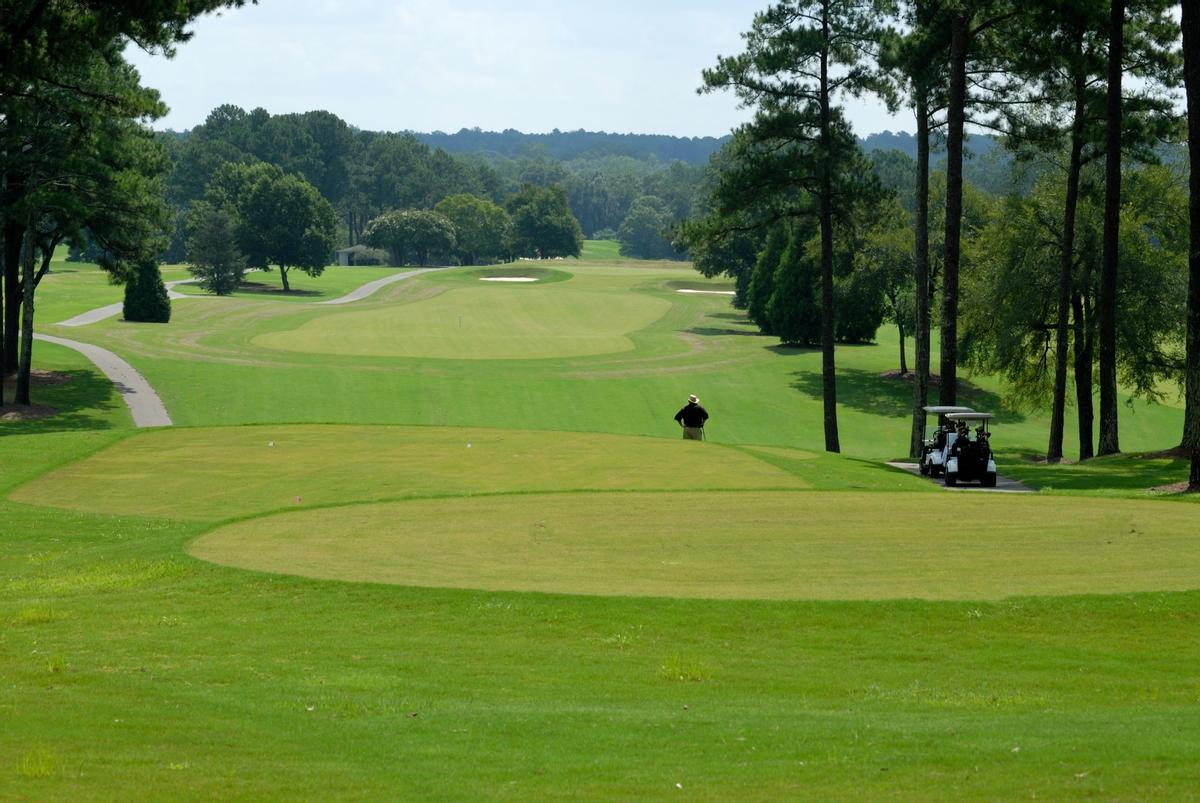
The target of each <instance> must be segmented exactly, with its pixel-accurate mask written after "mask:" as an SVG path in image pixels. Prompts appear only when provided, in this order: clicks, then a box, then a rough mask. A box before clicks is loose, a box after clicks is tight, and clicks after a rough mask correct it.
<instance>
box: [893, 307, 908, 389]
mask: <svg viewBox="0 0 1200 803" xmlns="http://www.w3.org/2000/svg"><path fill="white" fill-rule="evenodd" d="M896 317H897V318H899V317H900V316H898V315H897V316H896ZM896 328H897V329H899V330H900V376H908V358H907V357H906V356H905V354H904V324H902V323H900V324H897V325H896Z"/></svg>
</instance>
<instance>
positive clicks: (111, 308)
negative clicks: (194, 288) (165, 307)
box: [55, 279, 203, 326]
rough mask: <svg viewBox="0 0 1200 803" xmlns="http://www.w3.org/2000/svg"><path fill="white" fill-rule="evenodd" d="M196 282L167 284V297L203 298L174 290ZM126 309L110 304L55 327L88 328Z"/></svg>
mask: <svg viewBox="0 0 1200 803" xmlns="http://www.w3.org/2000/svg"><path fill="white" fill-rule="evenodd" d="M196 281H199V280H198V279H179V280H178V281H174V282H167V283H166V288H167V297H168V298H172V299H176V298H203V296H188V295H184V294H183V293H177V292H175V291H174V290H173V289H172V288H174V287H175V285H177V284H191V283H193V282H196ZM124 308H125V302H124V301H118V302H117V303H116V304H108V305H106V306H103V307H98V308H97V309H93V310H88V311H87V312H83V313H80V314H79V315H76V316H75V317H74V318H67V319H66V320H65V321H59V322H58V323H56V324H55V326H88V325H89V324H93V323H100V321H103V320H107V319H108V318H111V317H113V316H114V315H120V314H121V311H122V310H123V309H124Z"/></svg>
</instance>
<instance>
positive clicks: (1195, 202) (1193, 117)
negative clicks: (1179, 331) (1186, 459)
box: [1182, 0, 1200, 492]
mask: <svg viewBox="0 0 1200 803" xmlns="http://www.w3.org/2000/svg"><path fill="white" fill-rule="evenodd" d="M1182 27H1183V54H1184V57H1183V58H1184V71H1183V76H1184V87H1185V91H1186V94H1187V115H1188V163H1189V165H1190V167H1191V169H1190V171H1189V179H1188V293H1187V352H1186V363H1185V368H1184V377H1185V380H1184V384H1185V398H1186V399H1187V409H1186V413H1185V421H1184V435H1183V445H1184V447H1185V448H1187V449H1188V450H1189V451H1190V452H1191V458H1192V463H1191V471H1190V473H1189V475H1188V490H1189V491H1193V492H1196V491H1200V8H1197V7H1196V3H1194V2H1190V0H1184V3H1183V11H1182Z"/></svg>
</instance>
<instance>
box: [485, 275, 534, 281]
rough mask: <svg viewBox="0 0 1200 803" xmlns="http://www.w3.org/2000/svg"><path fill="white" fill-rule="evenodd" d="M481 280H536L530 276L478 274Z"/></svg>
mask: <svg viewBox="0 0 1200 803" xmlns="http://www.w3.org/2000/svg"><path fill="white" fill-rule="evenodd" d="M479 281H481V282H536V281H537V279H535V278H534V277H532V276H480V277H479Z"/></svg>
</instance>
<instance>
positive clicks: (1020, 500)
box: [190, 492, 1200, 600]
mask: <svg viewBox="0 0 1200 803" xmlns="http://www.w3.org/2000/svg"><path fill="white" fill-rule="evenodd" d="M964 507H965V510H964ZM964 513H969V516H967V517H966V520H965V521H964V526H962V527H951V528H945V527H931V526H930V522H935V521H954V520H955V519H956V518H959V517H960V516H962V514H964ZM190 552H191V553H192V554H193V555H195V556H196V557H199V558H203V559H205V560H210V561H213V562H215V563H222V564H226V565H230V566H239V567H242V568H247V569H257V570H260V571H271V572H283V573H289V574H298V575H303V576H306V577H318V578H323V579H331V580H349V581H362V582H379V583H395V584H401V585H413V586H436V587H451V588H475V589H482V590H490V591H543V592H557V593H575V594H603V595H637V596H666V597H702V598H722V599H731V598H732V599H738V598H744V599H796V600H805V599H810V600H815V599H895V598H909V597H919V598H924V599H1002V598H1005V597H1010V596H1033V595H1052V594H1054V595H1056V594H1097V593H1103V594H1113V593H1126V592H1133V591H1149V590H1158V591H1165V590H1186V589H1188V588H1191V587H1192V586H1193V585H1194V584H1195V571H1194V568H1193V567H1195V566H1196V565H1197V564H1200V539H1197V538H1196V537H1195V510H1194V509H1192V508H1191V507H1190V506H1184V505H1161V504H1158V505H1156V504H1154V503H1151V502H1127V501H1124V500H1121V501H1093V500H1078V499H1047V498H1036V497H1032V496H1028V495H1021V496H1016V497H1001V496H999V495H995V494H991V495H987V496H980V497H979V498H976V499H972V500H971V501H970V502H969V504H967V505H964V500H963V499H962V497H960V496H958V497H956V496H954V495H949V494H944V495H940V496H938V497H936V498H934V499H930V498H928V497H925V496H923V495H916V496H914V495H912V494H886V493H874V494H861V493H821V492H772V493H762V492H713V493H678V492H677V493H563V494H546V495H530V494H521V495H515V496H493V497H475V498H471V499H436V500H416V501H408V502H393V503H386V504H369V505H355V506H349V507H335V508H326V509H318V510H311V511H301V512H289V513H283V514H279V515H275V516H268V517H265V518H258V519H251V520H248V521H242V522H238V523H235V524H231V525H229V526H226V527H222V528H219V529H217V530H216V531H214V532H211V533H208V534H206V535H204V536H201V537H200V538H199V539H197V540H196V541H195V542H193V543H192V545H191V547H190Z"/></svg>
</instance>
